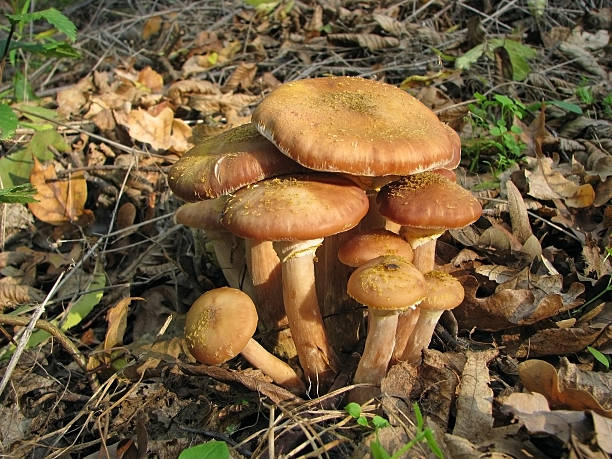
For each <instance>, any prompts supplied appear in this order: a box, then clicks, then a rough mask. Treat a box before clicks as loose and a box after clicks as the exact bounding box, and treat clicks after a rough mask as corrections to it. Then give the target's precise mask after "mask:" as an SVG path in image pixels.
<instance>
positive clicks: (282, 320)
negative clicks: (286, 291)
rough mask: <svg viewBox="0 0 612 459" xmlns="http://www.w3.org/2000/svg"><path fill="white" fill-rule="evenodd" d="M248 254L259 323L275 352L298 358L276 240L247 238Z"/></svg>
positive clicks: (283, 355) (246, 247) (247, 262)
mask: <svg viewBox="0 0 612 459" xmlns="http://www.w3.org/2000/svg"><path fill="white" fill-rule="evenodd" d="M245 253H246V264H247V267H248V269H249V273H250V274H251V279H252V280H253V287H254V289H255V298H256V300H257V301H256V302H255V303H256V306H257V314H258V315H259V323H260V325H261V328H262V331H263V332H265V333H266V340H267V341H269V342H270V345H271V346H272V347H273V348H274V353H275V354H277V355H280V356H282V357H285V358H292V357H295V355H296V351H295V345H294V344H293V341H292V339H291V332H290V330H289V329H288V328H287V324H288V321H287V314H286V313H285V306H284V305H283V285H282V280H281V263H280V260H279V259H278V255H276V251H275V250H274V247H273V245H272V242H271V241H257V240H254V239H246V240H245ZM268 333H270V336H268V335H267V334H268Z"/></svg>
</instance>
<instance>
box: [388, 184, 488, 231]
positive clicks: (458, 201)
mask: <svg viewBox="0 0 612 459" xmlns="http://www.w3.org/2000/svg"><path fill="white" fill-rule="evenodd" d="M377 202H378V204H379V212H380V213H381V214H382V215H384V216H385V217H387V218H388V219H390V220H392V221H394V222H396V223H399V224H400V225H404V226H410V227H414V228H441V229H448V228H462V227H464V226H467V225H469V224H470V223H473V222H475V221H476V220H478V218H479V217H480V214H481V213H482V206H481V205H480V203H479V202H478V200H477V199H476V198H475V197H474V196H472V194H471V193H470V192H469V191H468V190H466V189H465V188H462V187H461V186H460V185H457V184H456V183H454V182H451V181H450V180H448V179H447V178H446V177H443V176H442V175H440V174H437V173H434V172H423V173H421V174H414V175H410V176H408V177H404V178H402V179H401V180H398V181H397V182H393V183H390V184H388V185H385V186H384V187H382V188H381V190H380V192H379V193H378V196H377Z"/></svg>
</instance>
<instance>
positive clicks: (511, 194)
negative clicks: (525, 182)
mask: <svg viewBox="0 0 612 459" xmlns="http://www.w3.org/2000/svg"><path fill="white" fill-rule="evenodd" d="M506 192H507V193H508V212H509V213H510V222H511V223H512V233H513V234H514V235H515V236H516V237H517V238H518V240H519V242H520V243H521V244H524V243H525V241H527V239H529V237H530V236H532V235H533V231H531V225H530V224H529V215H528V214H527V206H526V205H525V201H523V196H521V192H520V191H519V190H518V188H517V187H516V185H515V184H514V183H512V181H511V180H508V181H507V182H506Z"/></svg>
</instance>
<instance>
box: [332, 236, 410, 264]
mask: <svg viewBox="0 0 612 459" xmlns="http://www.w3.org/2000/svg"><path fill="white" fill-rule="evenodd" d="M382 255H399V256H401V257H403V258H404V259H406V260H407V261H412V259H413V258H414V253H413V252H412V247H411V246H410V244H408V243H407V242H406V241H405V240H404V239H403V238H401V237H400V236H398V235H397V234H395V233H392V232H391V231H387V230H384V229H381V230H372V231H367V232H365V233H358V234H355V235H353V236H351V237H350V238H349V239H348V240H346V241H345V242H344V243H343V244H342V245H341V246H340V248H339V249H338V260H340V262H342V263H344V264H345V265H348V266H352V267H354V268H356V267H358V266H361V265H362V264H364V263H365V262H366V261H370V260H372V259H373V258H376V257H380V256H382Z"/></svg>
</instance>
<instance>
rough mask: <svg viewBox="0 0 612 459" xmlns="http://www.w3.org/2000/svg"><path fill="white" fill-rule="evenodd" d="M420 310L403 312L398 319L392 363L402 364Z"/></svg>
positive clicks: (417, 308)
mask: <svg viewBox="0 0 612 459" xmlns="http://www.w3.org/2000/svg"><path fill="white" fill-rule="evenodd" d="M419 315H420V309H419V307H418V306H417V307H415V308H414V309H409V310H406V311H402V312H401V313H400V315H399V317H398V319H397V331H396V332H395V348H393V357H392V363H395V362H400V361H401V360H402V355H403V354H404V350H405V349H406V345H407V344H408V339H409V338H410V335H412V331H413V330H414V328H415V327H416V324H417V321H418V320H419Z"/></svg>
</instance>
